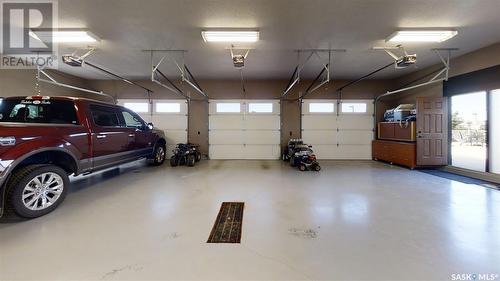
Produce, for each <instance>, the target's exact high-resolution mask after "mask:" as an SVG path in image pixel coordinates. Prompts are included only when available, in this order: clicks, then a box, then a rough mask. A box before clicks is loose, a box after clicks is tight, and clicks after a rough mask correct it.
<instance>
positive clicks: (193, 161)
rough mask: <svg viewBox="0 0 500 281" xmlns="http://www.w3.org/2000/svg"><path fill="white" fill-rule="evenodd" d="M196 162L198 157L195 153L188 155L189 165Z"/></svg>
mask: <svg viewBox="0 0 500 281" xmlns="http://www.w3.org/2000/svg"><path fill="white" fill-rule="evenodd" d="M194 163H196V157H195V156H194V155H192V154H191V155H188V156H187V159H186V165H188V166H189V167H193V166H194Z"/></svg>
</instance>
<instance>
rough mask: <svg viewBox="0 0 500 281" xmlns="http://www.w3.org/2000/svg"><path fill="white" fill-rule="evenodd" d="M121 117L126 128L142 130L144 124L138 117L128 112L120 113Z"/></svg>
mask: <svg viewBox="0 0 500 281" xmlns="http://www.w3.org/2000/svg"><path fill="white" fill-rule="evenodd" d="M122 115H123V119H124V122H125V126H126V127H128V128H137V129H142V128H144V122H143V121H142V120H141V119H140V118H139V117H138V116H135V115H134V114H132V113H130V112H128V111H122Z"/></svg>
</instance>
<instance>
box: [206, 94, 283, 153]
mask: <svg viewBox="0 0 500 281" xmlns="http://www.w3.org/2000/svg"><path fill="white" fill-rule="evenodd" d="M209 108H210V109H209V114H210V116H209V123H210V124H209V155H210V159H279V158H280V104H279V101H277V100H210V107H209Z"/></svg>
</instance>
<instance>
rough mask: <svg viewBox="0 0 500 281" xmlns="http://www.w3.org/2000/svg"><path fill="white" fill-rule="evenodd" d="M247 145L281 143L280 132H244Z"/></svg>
mask: <svg viewBox="0 0 500 281" xmlns="http://www.w3.org/2000/svg"><path fill="white" fill-rule="evenodd" d="M243 139H244V140H245V143H246V144H277V143H279V142H280V132H279V131H255V130H252V131H244V133H243Z"/></svg>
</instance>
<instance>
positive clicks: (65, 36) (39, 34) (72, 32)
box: [29, 29, 99, 43]
mask: <svg viewBox="0 0 500 281" xmlns="http://www.w3.org/2000/svg"><path fill="white" fill-rule="evenodd" d="M29 34H30V36H31V37H33V38H34V39H37V40H40V41H42V42H53V43H95V42H97V41H99V38H98V37H97V36H95V35H94V34H93V33H91V32H89V31H87V30H78V29H67V30H64V29H59V30H36V29H34V30H31V31H30V32H29Z"/></svg>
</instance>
